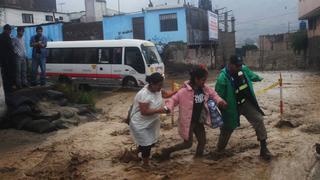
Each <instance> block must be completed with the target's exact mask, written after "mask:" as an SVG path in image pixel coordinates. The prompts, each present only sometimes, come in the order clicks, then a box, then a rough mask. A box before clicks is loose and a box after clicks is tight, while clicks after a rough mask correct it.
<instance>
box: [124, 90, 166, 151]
mask: <svg viewBox="0 0 320 180" xmlns="http://www.w3.org/2000/svg"><path fill="white" fill-rule="evenodd" d="M139 103H149V108H150V109H159V108H161V107H162V106H163V99H162V95H161V92H155V93H153V92H151V91H149V90H148V85H147V86H145V87H144V88H143V89H141V90H140V91H139V92H138V93H137V95H136V96H135V98H134V103H133V107H132V111H131V120H130V132H131V135H132V136H133V139H134V141H135V142H136V144H138V145H140V146H150V145H152V144H154V143H156V142H157V141H158V138H159V131H160V115H159V114H154V115H150V116H143V115H141V113H140V109H139Z"/></svg>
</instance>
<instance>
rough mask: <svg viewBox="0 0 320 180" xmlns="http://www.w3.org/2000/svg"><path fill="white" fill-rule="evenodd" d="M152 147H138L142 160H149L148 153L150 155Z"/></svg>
mask: <svg viewBox="0 0 320 180" xmlns="http://www.w3.org/2000/svg"><path fill="white" fill-rule="evenodd" d="M153 146H154V145H150V146H139V147H138V149H139V152H141V154H142V158H149V157H150V153H151V148H152V147H153Z"/></svg>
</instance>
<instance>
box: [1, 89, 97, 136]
mask: <svg viewBox="0 0 320 180" xmlns="http://www.w3.org/2000/svg"><path fill="white" fill-rule="evenodd" d="M6 104H7V112H6V114H5V116H4V117H2V118H1V119H0V128H2V129H7V128H14V129H18V130H26V131H31V132H36V133H48V132H52V131H56V130H58V129H66V128H69V127H72V126H75V125H78V124H79V123H81V122H86V121H90V120H92V119H93V118H95V115H94V114H93V112H92V110H91V108H90V106H89V105H76V104H72V103H70V102H69V101H68V99H67V98H66V97H65V95H64V94H63V93H61V92H58V91H54V90H50V89H46V88H35V89H26V90H23V91H18V92H15V93H13V94H12V95H10V96H7V97H6Z"/></svg>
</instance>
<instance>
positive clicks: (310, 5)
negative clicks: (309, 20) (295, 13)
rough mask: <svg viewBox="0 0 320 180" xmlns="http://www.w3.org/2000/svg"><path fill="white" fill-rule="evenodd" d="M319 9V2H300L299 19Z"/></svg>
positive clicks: (313, 0)
mask: <svg viewBox="0 0 320 180" xmlns="http://www.w3.org/2000/svg"><path fill="white" fill-rule="evenodd" d="M319 7H320V1H319V0H299V17H300V18H301V17H303V16H305V15H307V14H308V13H310V12H312V11H313V10H316V9H317V8H319Z"/></svg>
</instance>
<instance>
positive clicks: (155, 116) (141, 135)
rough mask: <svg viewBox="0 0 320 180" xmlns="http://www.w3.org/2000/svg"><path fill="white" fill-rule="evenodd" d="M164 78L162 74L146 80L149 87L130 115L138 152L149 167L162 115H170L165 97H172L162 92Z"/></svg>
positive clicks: (140, 93) (144, 90) (131, 128)
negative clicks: (165, 104) (164, 100)
mask: <svg viewBox="0 0 320 180" xmlns="http://www.w3.org/2000/svg"><path fill="white" fill-rule="evenodd" d="M163 80H164V78H163V77H162V75H161V74H160V73H153V74H152V75H151V76H148V77H147V78H146V81H147V82H148V85H146V86H145V87H144V88H143V89H141V90H140V91H139V92H138V93H137V95H136V96H135V98H134V103H133V107H132V111H131V115H130V117H131V118H130V124H129V126H130V132H131V134H132V136H133V139H134V141H135V143H136V144H137V145H139V146H138V151H139V152H141V154H142V159H143V165H147V166H148V165H149V157H150V152H151V148H152V146H153V145H154V144H155V143H156V142H157V141H158V138H159V131H160V114H162V113H169V112H168V109H167V108H166V107H165V106H164V103H163V99H162V98H163V97H169V96H172V95H173V94H174V93H166V92H165V91H163V90H161V89H162V86H163Z"/></svg>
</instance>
